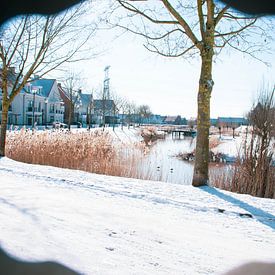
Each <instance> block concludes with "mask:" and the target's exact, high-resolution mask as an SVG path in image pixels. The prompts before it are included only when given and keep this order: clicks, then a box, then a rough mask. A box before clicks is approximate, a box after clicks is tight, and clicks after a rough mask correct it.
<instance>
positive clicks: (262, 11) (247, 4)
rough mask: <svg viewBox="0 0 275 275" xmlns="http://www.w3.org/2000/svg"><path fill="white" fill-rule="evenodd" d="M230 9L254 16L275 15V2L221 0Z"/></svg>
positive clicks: (266, 0) (262, 0) (264, 0)
mask: <svg viewBox="0 0 275 275" xmlns="http://www.w3.org/2000/svg"><path fill="white" fill-rule="evenodd" d="M221 2H224V3H225V4H228V5H229V6H230V7H233V8H235V9H237V10H239V11H241V12H244V13H247V14H253V15H272V14H273V15H274V14H275V3H274V0H221Z"/></svg>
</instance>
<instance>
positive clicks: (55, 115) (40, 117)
mask: <svg viewBox="0 0 275 275" xmlns="http://www.w3.org/2000/svg"><path fill="white" fill-rule="evenodd" d="M0 101H1V98H0ZM1 106H2V102H1ZM0 110H1V109H0ZM63 120H64V103H63V101H62V100H61V98H60V95H59V92H58V88H57V82H56V80H55V79H38V78H37V77H35V78H34V80H33V81H31V82H30V83H28V84H27V85H26V86H25V87H24V89H22V90H21V91H20V93H19V94H18V95H17V96H16V97H15V98H14V100H13V102H12V104H11V107H10V111H9V119H8V123H9V124H14V125H34V124H37V125H42V124H43V125H45V124H51V123H52V122H54V121H59V122H63Z"/></svg>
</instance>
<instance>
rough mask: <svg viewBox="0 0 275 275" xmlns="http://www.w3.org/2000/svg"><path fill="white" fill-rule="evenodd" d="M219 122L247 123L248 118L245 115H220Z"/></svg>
mask: <svg viewBox="0 0 275 275" xmlns="http://www.w3.org/2000/svg"><path fill="white" fill-rule="evenodd" d="M218 122H224V123H245V122H246V119H245V118H243V117H218Z"/></svg>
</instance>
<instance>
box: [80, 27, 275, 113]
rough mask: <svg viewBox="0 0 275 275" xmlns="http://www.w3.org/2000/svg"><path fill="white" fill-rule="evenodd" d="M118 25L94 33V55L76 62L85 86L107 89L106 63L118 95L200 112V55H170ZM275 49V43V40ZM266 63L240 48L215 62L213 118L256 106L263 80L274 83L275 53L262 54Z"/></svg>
mask: <svg viewBox="0 0 275 275" xmlns="http://www.w3.org/2000/svg"><path fill="white" fill-rule="evenodd" d="M116 34H117V33H116V31H114V30H104V31H99V33H98V35H97V36H96V37H95V38H93V40H92V43H94V45H96V46H95V51H97V52H101V53H100V54H99V55H97V56H96V57H95V58H93V59H90V60H88V61H83V62H82V63H78V64H77V70H80V71H81V75H82V76H83V79H84V82H85V85H84V86H85V87H84V89H83V90H84V91H85V90H86V91H87V92H88V93H90V92H91V91H92V90H95V89H97V90H98V89H102V85H103V80H104V68H105V67H106V66H110V71H109V75H110V87H111V90H113V91H115V93H116V94H118V95H121V96H124V97H126V98H127V99H129V100H130V101H133V102H135V103H136V104H137V105H140V104H146V105H149V106H150V107H151V110H152V112H153V113H154V114H161V115H181V116H183V117H186V118H190V117H196V113H197V103H196V99H197V90H198V80H199V73H200V60H199V58H195V59H193V60H190V59H188V60H186V59H184V58H183V57H182V58H165V57H161V56H158V55H157V54H153V53H151V52H149V51H148V50H146V49H145V48H144V46H143V43H144V41H143V39H142V38H140V37H137V36H133V35H132V34H129V33H128V34H127V33H126V34H124V35H123V36H120V37H119V38H117V39H114V37H115V35H116ZM273 49H275V43H273ZM260 58H262V59H263V60H264V61H266V62H268V63H269V64H270V66H269V67H267V66H266V65H265V64H263V63H262V62H260V61H258V60H255V59H253V58H251V57H249V56H247V55H243V54H242V53H239V52H237V51H233V50H232V51H224V52H223V53H221V54H220V55H219V56H218V57H217V59H216V60H215V63H214V66H213V80H214V83H215V85H214V88H213V92H212V98H211V117H213V118H215V117H218V116H231V117H232V116H235V117H236V116H237V117H242V116H244V115H245V114H246V113H247V112H248V111H249V109H250V108H251V106H252V104H253V102H254V101H255V98H256V96H257V93H258V91H259V89H260V87H261V86H262V85H263V82H266V83H269V84H270V83H271V84H273V83H274V82H275V55H274V54H273V55H271V54H269V55H268V54H266V53H263V54H262V55H260Z"/></svg>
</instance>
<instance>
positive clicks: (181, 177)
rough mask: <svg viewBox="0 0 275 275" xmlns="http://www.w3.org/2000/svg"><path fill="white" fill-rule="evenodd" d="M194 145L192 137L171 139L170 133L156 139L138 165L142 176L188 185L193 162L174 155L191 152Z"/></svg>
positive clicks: (190, 180)
mask: <svg viewBox="0 0 275 275" xmlns="http://www.w3.org/2000/svg"><path fill="white" fill-rule="evenodd" d="M194 147H195V144H194V139H193V138H192V137H184V138H183V137H181V139H173V138H172V135H171V134H168V135H166V138H165V139H160V140H158V141H157V142H156V143H155V144H154V145H153V146H152V147H151V150H150V151H149V153H148V154H147V155H146V156H145V157H144V159H143V161H142V164H141V166H140V173H141V174H142V175H143V178H147V179H150V180H157V181H166V182H172V183H178V184H185V185H190V184H191V182H192V176H193V163H191V162H186V161H182V160H180V159H177V158H176V157H175V155H177V154H179V153H182V152H191V151H192V150H193V149H194Z"/></svg>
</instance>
